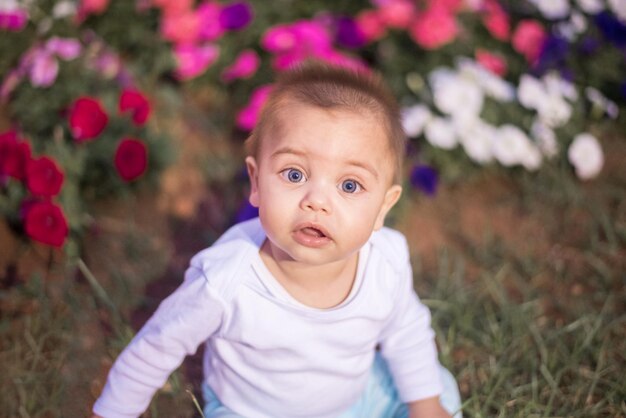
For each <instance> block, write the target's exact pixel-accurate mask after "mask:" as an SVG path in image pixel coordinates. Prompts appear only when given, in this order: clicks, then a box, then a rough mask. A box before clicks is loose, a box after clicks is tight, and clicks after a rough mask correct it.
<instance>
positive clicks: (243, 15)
mask: <svg viewBox="0 0 626 418" xmlns="http://www.w3.org/2000/svg"><path fill="white" fill-rule="evenodd" d="M219 21H220V25H221V26H222V28H224V29H226V30H240V29H243V28H244V27H246V26H248V24H249V23H250V22H251V21H252V7H251V6H250V4H248V2H247V1H237V2H233V3H230V4H228V5H225V6H224V7H223V8H222V11H221V12H220V17H219Z"/></svg>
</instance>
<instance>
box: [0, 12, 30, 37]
mask: <svg viewBox="0 0 626 418" xmlns="http://www.w3.org/2000/svg"><path fill="white" fill-rule="evenodd" d="M27 22H28V12H27V11H26V10H24V9H19V8H15V9H11V10H0V31H10V32H19V31H21V30H22V29H24V28H25V27H26V23H27Z"/></svg>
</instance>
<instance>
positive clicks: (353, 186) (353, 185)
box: [341, 180, 361, 193]
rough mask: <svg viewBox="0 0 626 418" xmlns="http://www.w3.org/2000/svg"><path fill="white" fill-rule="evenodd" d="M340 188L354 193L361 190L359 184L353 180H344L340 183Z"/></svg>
mask: <svg viewBox="0 0 626 418" xmlns="http://www.w3.org/2000/svg"><path fill="white" fill-rule="evenodd" d="M341 190H343V191H344V192H346V193H355V192H357V191H359V190H361V185H360V184H359V183H358V182H357V181H355V180H345V181H344V182H343V183H341Z"/></svg>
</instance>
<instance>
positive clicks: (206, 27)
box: [196, 2, 224, 41]
mask: <svg viewBox="0 0 626 418" xmlns="http://www.w3.org/2000/svg"><path fill="white" fill-rule="evenodd" d="M221 11H222V9H221V7H220V5H219V4H218V3H212V2H204V3H202V4H201V5H200V6H198V8H197V9H196V15H197V16H198V21H199V22H200V30H199V32H198V39H200V40H201V41H214V40H216V39H219V38H220V37H221V36H222V35H223V34H224V28H223V27H222V25H220V13H221Z"/></svg>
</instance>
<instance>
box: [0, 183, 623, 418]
mask: <svg viewBox="0 0 626 418" xmlns="http://www.w3.org/2000/svg"><path fill="white" fill-rule="evenodd" d="M552 175H555V176H556V177H553V178H552V177H547V178H542V179H541V178H540V179H539V181H537V178H535V179H534V180H533V181H532V182H531V181H529V180H528V179H522V181H520V182H517V183H515V184H516V186H515V187H516V188H515V189H514V190H512V193H511V195H510V196H507V197H506V199H509V200H511V201H512V202H514V206H515V208H516V211H517V212H516V213H518V212H519V214H520V215H519V216H520V217H526V218H530V219H533V220H535V221H536V223H537V224H539V225H543V226H542V228H543V232H544V234H543V235H542V237H541V238H537V237H532V236H529V237H526V238H527V240H526V241H525V242H523V245H522V244H520V243H519V241H510V240H507V239H506V238H507V237H503V236H499V235H497V234H495V233H492V231H488V230H487V231H483V232H484V233H483V235H482V236H481V237H470V236H467V235H463V234H462V233H460V232H458V230H457V225H456V224H454V223H451V226H450V227H449V228H450V230H451V233H452V234H453V236H454V237H455V240H454V242H455V243H456V244H457V245H455V246H441V247H440V248H439V253H438V256H437V259H436V263H435V266H436V267H434V268H432V267H426V264H421V263H420V261H421V260H419V258H417V257H416V258H415V260H414V261H415V273H416V286H417V288H418V291H419V294H420V295H421V296H422V297H423V301H424V302H425V303H426V304H427V305H428V306H429V307H430V308H431V310H432V312H433V324H434V327H435V329H436V331H437V342H438V345H439V347H440V357H441V361H442V363H443V364H444V365H445V366H446V367H448V368H449V369H450V370H451V371H452V372H453V374H454V375H455V376H456V378H457V381H458V383H459V386H460V388H461V392H462V398H463V402H464V404H463V412H464V415H465V416H466V417H477V418H478V417H581V418H582V417H626V380H625V379H624V372H626V290H625V287H624V285H625V284H626V275H625V271H626V261H625V260H626V218H625V216H626V215H625V214H626V210H625V209H626V191H625V190H626V188H624V187H623V186H624V184H626V183H624V180H623V179H622V178H611V179H609V180H608V181H605V182H597V183H595V184H594V186H593V187H584V186H583V187H581V186H580V185H579V184H578V183H576V182H573V181H569V182H568V183H563V181H565V180H562V179H561V180H559V179H558V178H557V177H558V175H557V174H554V173H552V174H550V173H547V174H546V176H552ZM130 206H132V205H130ZM126 209H128V208H126ZM134 211H135V212H134V213H130V214H129V213H128V211H127V210H123V211H121V212H122V213H124V215H122V216H121V217H120V218H119V219H121V220H118V221H116V222H117V223H116V222H113V224H114V225H116V226H115V228H114V229H115V231H108V234H103V236H101V237H100V239H99V240H98V242H97V245H96V244H94V246H93V247H92V248H91V250H90V251H88V254H87V255H88V257H87V258H85V259H84V263H83V261H81V263H83V264H80V265H76V266H69V267H70V268H68V271H69V273H67V275H66V277H65V280H62V281H58V280H57V281H50V282H46V281H44V280H43V279H42V278H41V277H42V276H34V277H32V278H31V279H30V280H27V281H25V282H21V283H20V284H18V285H15V286H13V287H11V288H10V289H3V290H1V291H0V296H1V299H0V301H1V302H2V304H1V305H0V314H1V316H0V369H2V371H3V378H2V379H1V380H0V411H2V414H3V416H10V417H46V418H56V417H66V416H83V415H86V414H87V413H88V411H89V407H90V406H91V403H92V402H93V400H94V399H95V397H96V396H97V394H98V393H99V390H100V388H101V387H102V385H103V383H104V379H105V377H106V371H107V370H108V367H110V365H111V362H112V361H113V359H114V358H115V356H116V355H117V353H119V351H120V350H121V349H122V348H123V346H124V345H125V344H126V343H127V342H128V341H129V339H130V338H131V337H132V329H136V328H137V326H138V324H139V323H141V322H142V320H137V319H136V318H135V315H136V313H137V312H138V311H143V312H144V313H145V311H150V310H153V309H154V308H155V307H156V305H157V304H158V302H159V297H157V296H154V295H153V296H144V297H141V296H140V295H142V294H144V292H145V290H146V286H147V285H148V284H149V283H150V282H152V283H153V284H154V283H155V279H159V278H162V277H167V276H171V277H170V279H169V280H170V282H173V283H176V282H177V281H179V280H180V278H181V277H182V269H184V266H185V261H184V260H188V258H187V256H188V254H180V253H176V252H172V248H171V247H169V246H163V245H162V243H159V240H156V241H155V240H154V237H153V236H151V232H150V231H151V230H150V229H149V228H148V229H145V228H142V227H141V226H140V225H138V224H139V221H138V217H137V213H140V211H141V207H138V208H136V209H134ZM131 212H132V211H131ZM150 222H154V220H150ZM185 233H188V232H185ZM199 233H201V231H199ZM454 234H456V235H454ZM539 239H542V240H547V242H538V240H539ZM164 240H166V241H167V238H164ZM172 266H174V267H172ZM77 268H78V269H79V270H81V271H82V274H81V275H78V276H77V275H76V269H77ZM144 320H145V318H144ZM193 361H195V362H196V364H197V359H196V360H192V362H193ZM188 371H189V361H187V362H186V363H185V365H184V366H183V368H182V369H181V370H179V372H177V373H176V374H174V375H173V377H172V378H171V379H170V380H169V382H168V384H167V385H166V387H165V388H164V389H163V390H162V391H160V392H159V394H158V395H157V397H156V399H155V400H154V401H153V402H152V405H151V407H150V410H149V412H148V413H146V416H149V417H152V418H154V417H170V416H176V417H199V416H200V412H199V411H198V409H197V408H198V405H197V404H196V402H197V400H196V397H198V392H199V382H198V380H197V378H196V379H195V380H194V378H190V377H189V375H190V374H189V373H188ZM68 400H71V402H68Z"/></svg>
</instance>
